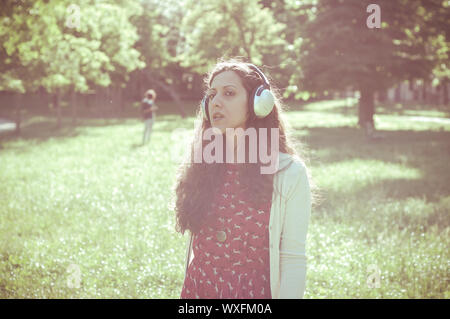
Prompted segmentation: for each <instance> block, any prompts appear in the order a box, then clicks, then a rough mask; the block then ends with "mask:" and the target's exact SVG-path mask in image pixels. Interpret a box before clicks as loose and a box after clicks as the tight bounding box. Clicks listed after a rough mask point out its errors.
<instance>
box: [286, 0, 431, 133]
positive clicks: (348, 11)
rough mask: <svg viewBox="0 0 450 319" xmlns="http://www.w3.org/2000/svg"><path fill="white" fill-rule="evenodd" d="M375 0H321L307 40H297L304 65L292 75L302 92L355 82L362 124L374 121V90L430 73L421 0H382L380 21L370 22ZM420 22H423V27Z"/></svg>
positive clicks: (335, 88) (300, 94)
mask: <svg viewBox="0 0 450 319" xmlns="http://www.w3.org/2000/svg"><path fill="white" fill-rule="evenodd" d="M371 2H372V1H366V0H340V1H335V0H320V1H318V2H317V4H316V5H315V6H314V7H313V10H311V12H313V13H314V14H313V16H312V18H311V20H310V21H309V22H308V23H307V25H306V28H305V33H304V36H303V39H302V41H300V42H298V43H296V48H297V52H298V59H299V61H300V63H301V65H302V70H301V71H300V72H297V73H296V74H294V76H293V77H292V78H291V85H292V86H293V87H295V88H298V89H297V92H296V94H297V97H305V98H307V97H308V95H309V93H312V96H315V95H317V94H320V93H323V94H325V95H327V94H329V93H331V92H332V91H339V90H344V89H346V88H347V87H352V88H354V89H357V90H359V92H360V94H361V98H360V103H359V116H358V118H359V119H358V124H359V125H360V126H361V127H363V128H366V127H374V121H373V115H374V112H375V110H374V93H375V92H376V91H379V90H385V89H387V88H389V87H391V86H392V85H393V84H395V83H398V82H400V81H403V80H407V79H411V78H423V77H425V76H427V75H428V74H430V72H431V70H432V67H433V63H432V62H431V61H430V60H429V59H427V58H426V54H425V47H424V45H423V42H422V41H421V40H420V39H418V38H417V37H416V36H417V34H418V32H419V31H420V26H421V25H422V26H424V27H426V24H425V25H424V22H423V14H421V1H418V0H408V1H406V0H399V1H386V0H383V1H378V2H377V3H378V4H379V7H380V9H381V27H380V28H369V27H368V24H367V18H368V17H369V15H370V14H371V13H372V14H373V11H372V12H369V13H367V12H366V9H367V7H368V6H369V4H370V3H371ZM418 26H419V28H418Z"/></svg>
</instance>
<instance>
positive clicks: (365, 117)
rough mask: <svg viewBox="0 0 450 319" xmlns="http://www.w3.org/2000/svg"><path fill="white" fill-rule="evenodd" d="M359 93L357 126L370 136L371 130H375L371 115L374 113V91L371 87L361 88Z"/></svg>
mask: <svg viewBox="0 0 450 319" xmlns="http://www.w3.org/2000/svg"><path fill="white" fill-rule="evenodd" d="M360 92H361V97H360V99H359V118H358V125H359V126H360V127H361V128H362V129H363V130H364V131H365V132H366V133H369V134H370V133H371V132H372V131H373V130H375V125H374V121H373V115H374V113H375V105H374V101H373V97H374V90H373V89H372V88H371V87H363V88H361V89H360ZM369 131H370V132H369Z"/></svg>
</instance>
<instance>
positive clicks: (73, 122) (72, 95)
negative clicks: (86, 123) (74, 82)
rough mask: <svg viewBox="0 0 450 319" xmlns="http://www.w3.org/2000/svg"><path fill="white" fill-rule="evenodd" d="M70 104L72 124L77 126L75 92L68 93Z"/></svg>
mask: <svg viewBox="0 0 450 319" xmlns="http://www.w3.org/2000/svg"><path fill="white" fill-rule="evenodd" d="M70 104H72V124H73V125H76V124H77V117H78V109H77V107H78V105H77V94H76V92H75V90H73V91H72V92H71V93H70Z"/></svg>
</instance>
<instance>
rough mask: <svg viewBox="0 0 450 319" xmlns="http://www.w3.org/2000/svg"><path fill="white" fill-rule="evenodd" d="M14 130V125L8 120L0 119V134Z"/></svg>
mask: <svg viewBox="0 0 450 319" xmlns="http://www.w3.org/2000/svg"><path fill="white" fill-rule="evenodd" d="M15 129H16V123H14V122H11V121H9V120H5V119H0V133H2V132H6V131H14V130H15Z"/></svg>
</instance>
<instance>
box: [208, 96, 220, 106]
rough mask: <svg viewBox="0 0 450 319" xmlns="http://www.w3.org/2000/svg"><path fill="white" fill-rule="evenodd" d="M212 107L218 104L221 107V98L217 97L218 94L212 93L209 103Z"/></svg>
mask: <svg viewBox="0 0 450 319" xmlns="http://www.w3.org/2000/svg"><path fill="white" fill-rule="evenodd" d="M209 104H210V105H211V106H212V107H215V106H219V107H222V100H221V99H220V97H219V94H216V95H214V97H213V98H212V99H211V103H209Z"/></svg>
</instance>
